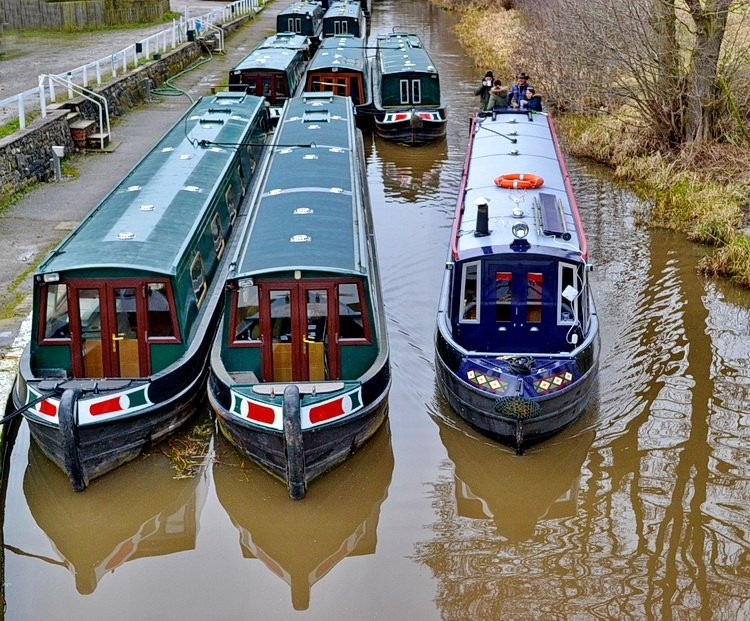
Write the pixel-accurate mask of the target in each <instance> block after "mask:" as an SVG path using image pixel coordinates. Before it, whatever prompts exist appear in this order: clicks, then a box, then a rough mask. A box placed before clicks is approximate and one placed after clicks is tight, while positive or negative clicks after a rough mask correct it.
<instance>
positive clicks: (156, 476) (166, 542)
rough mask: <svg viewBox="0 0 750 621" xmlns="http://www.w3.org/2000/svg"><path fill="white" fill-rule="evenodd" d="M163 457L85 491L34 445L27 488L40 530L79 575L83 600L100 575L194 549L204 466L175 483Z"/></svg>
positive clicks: (139, 463)
mask: <svg viewBox="0 0 750 621" xmlns="http://www.w3.org/2000/svg"><path fill="white" fill-rule="evenodd" d="M174 474H175V471H174V469H173V468H172V467H171V464H170V463H169V460H168V459H167V457H165V456H164V455H163V454H162V453H160V452H155V453H153V454H151V455H149V456H147V457H144V458H143V459H138V460H136V461H134V462H132V463H130V464H126V465H125V466H122V467H121V468H118V469H117V470H115V471H113V472H112V473H111V474H110V476H108V477H107V481H106V485H104V484H103V485H97V484H92V485H91V486H89V487H88V488H87V490H86V493H85V494H79V493H76V492H74V491H73V490H72V488H71V486H70V483H69V482H68V478H67V476H66V475H65V473H64V472H62V471H61V470H60V469H59V468H58V467H57V466H56V465H55V464H53V463H52V462H51V461H50V460H49V459H47V458H46V457H45V456H44V454H43V453H42V452H41V450H40V449H39V448H38V447H37V446H36V444H35V443H33V442H32V443H31V446H30V447H29V462H28V466H27V467H26V472H25V474H24V478H23V491H24V494H25V496H26V502H27V503H28V506H29V510H30V511H31V514H32V516H33V517H34V520H35V521H36V523H37V525H38V526H39V527H40V528H41V529H42V530H43V531H44V532H45V533H46V535H47V537H49V540H50V542H51V543H52V545H53V546H54V548H55V550H56V551H57V552H58V554H59V555H60V556H61V558H62V562H61V563H60V564H61V565H64V566H65V567H67V568H68V569H69V570H70V571H71V572H72V573H73V574H74V575H75V581H76V589H77V590H78V592H79V593H81V594H82V595H88V594H90V593H93V592H94V590H95V589H96V587H97V584H98V583H99V581H100V580H101V579H102V577H103V576H104V575H105V574H107V573H111V572H114V571H115V570H116V569H117V568H118V567H120V566H121V565H122V564H123V563H126V562H128V561H133V560H135V559H139V558H144V557H149V556H165V555H167V554H174V553H175V552H182V551H185V550H192V549H194V548H195V540H196V535H197V532H198V523H199V518H200V513H201V510H202V509H203V504H204V503H205V500H206V495H207V491H208V482H207V475H208V469H207V468H206V465H205V463H204V464H203V465H201V467H200V469H199V471H198V473H197V474H196V475H195V476H194V477H192V478H181V479H174V478H173V477H174Z"/></svg>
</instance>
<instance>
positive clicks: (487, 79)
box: [474, 71, 494, 110]
mask: <svg viewBox="0 0 750 621" xmlns="http://www.w3.org/2000/svg"><path fill="white" fill-rule="evenodd" d="M493 78H494V76H493V74H492V71H487V72H486V73H485V74H484V77H483V78H482V83H481V84H480V85H479V86H478V87H477V88H476V89H475V90H474V94H475V95H477V96H478V97H479V98H480V99H479V109H480V110H484V109H486V108H487V102H488V101H489V100H490V89H491V88H492V80H493Z"/></svg>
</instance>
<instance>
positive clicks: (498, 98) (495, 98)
mask: <svg viewBox="0 0 750 621" xmlns="http://www.w3.org/2000/svg"><path fill="white" fill-rule="evenodd" d="M507 97H508V91H507V90H506V89H504V88H503V83H502V82H501V81H500V80H495V81H494V83H493V84H492V88H491V89H490V96H489V99H488V101H487V106H486V107H485V108H484V110H485V111H486V112H491V111H492V110H494V109H495V108H504V107H505V102H506V100H507Z"/></svg>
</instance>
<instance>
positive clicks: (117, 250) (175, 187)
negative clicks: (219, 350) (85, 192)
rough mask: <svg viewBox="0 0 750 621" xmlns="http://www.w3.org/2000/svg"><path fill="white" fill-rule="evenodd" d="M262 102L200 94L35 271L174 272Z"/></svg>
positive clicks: (241, 96)
mask: <svg viewBox="0 0 750 621" xmlns="http://www.w3.org/2000/svg"><path fill="white" fill-rule="evenodd" d="M263 105H264V103H263V99H262V98H261V97H255V96H252V95H246V94H244V93H218V94H216V95H214V96H211V97H204V98H203V99H201V100H199V101H198V102H197V103H196V104H195V105H194V106H193V107H192V108H190V110H188V112H187V113H186V114H185V115H184V116H183V117H182V119H181V120H180V121H179V122H177V123H176V124H175V126H174V127H173V128H172V129H171V130H170V131H169V132H168V133H167V134H166V135H165V136H164V137H163V138H162V139H161V140H160V141H159V142H158V143H157V144H156V146H155V147H154V148H153V149H152V150H151V151H150V152H149V153H148V154H147V155H146V156H145V157H144V158H143V159H142V160H141V161H140V162H139V163H138V164H137V165H136V166H135V168H133V170H131V171H130V173H128V175H127V176H126V177H125V178H124V179H123V180H122V181H120V183H118V184H117V185H116V186H115V188H114V189H113V190H112V192H111V193H110V194H109V195H108V196H107V197H106V198H105V199H104V200H103V201H102V202H101V203H99V205H98V206H97V207H96V208H95V209H94V210H93V211H92V212H91V213H90V214H89V215H88V217H87V218H86V219H85V220H84V221H83V222H82V223H81V224H80V225H79V226H78V227H77V228H76V229H75V230H74V231H73V232H72V233H71V234H70V235H69V236H68V237H67V238H66V239H65V240H64V241H63V242H62V243H61V244H60V246H58V248H57V249H56V250H55V252H54V253H53V254H52V255H51V256H50V257H49V258H48V259H47V260H46V261H45V262H44V263H43V264H42V265H41V266H40V268H39V270H38V271H39V272H40V273H43V272H61V271H64V270H71V269H80V268H86V267H101V268H107V267H126V268H135V269H142V270H145V271H151V272H154V273H160V274H165V275H168V274H173V273H174V271H175V269H176V266H177V263H178V262H179V261H180V259H181V257H182V253H183V252H184V246H185V245H186V244H187V243H188V241H189V240H190V239H191V238H192V237H193V235H194V234H195V229H196V227H198V226H199V225H200V223H201V219H202V217H203V215H204V213H205V212H206V210H207V209H208V206H209V205H210V204H211V201H212V198H213V196H214V194H215V192H216V191H217V190H218V188H219V185H220V183H221V181H222V179H223V177H224V175H225V171H226V169H227V168H228V166H229V165H230V164H231V162H232V160H233V158H234V155H235V149H232V148H227V147H222V146H200V145H199V142H200V141H204V140H205V141H211V142H214V143H220V144H222V143H223V144H230V145H231V144H236V143H238V142H241V141H242V140H243V138H245V136H246V134H247V131H248V129H249V127H250V126H251V124H252V122H253V120H254V119H255V116H256V115H257V113H258V112H259V111H260V110H261V109H262V107H263Z"/></svg>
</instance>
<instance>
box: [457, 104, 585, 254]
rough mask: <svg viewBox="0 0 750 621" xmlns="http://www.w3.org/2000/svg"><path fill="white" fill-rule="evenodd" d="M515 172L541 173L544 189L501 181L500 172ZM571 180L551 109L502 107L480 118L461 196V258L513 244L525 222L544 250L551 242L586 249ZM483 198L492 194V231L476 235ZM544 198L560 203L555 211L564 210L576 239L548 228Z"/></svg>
mask: <svg viewBox="0 0 750 621" xmlns="http://www.w3.org/2000/svg"><path fill="white" fill-rule="evenodd" d="M512 140H515V143H514V142H511V141H512ZM514 173H525V174H532V175H537V176H539V177H541V178H542V179H543V180H544V183H543V185H542V186H541V187H539V188H538V189H529V190H518V189H504V188H500V187H498V186H497V185H495V182H494V180H495V178H496V177H498V176H500V175H505V174H514ZM566 182H567V179H565V177H564V176H563V169H562V168H561V166H560V162H559V161H558V154H557V149H556V142H555V139H554V137H553V133H552V128H551V126H550V119H549V117H548V116H547V115H546V114H544V113H535V114H533V115H530V114H526V113H519V112H517V111H508V112H504V113H503V112H501V113H498V114H497V115H496V118H495V119H493V118H491V117H485V118H479V119H477V123H476V125H475V131H474V137H473V146H472V150H471V156H470V163H469V171H468V176H467V182H466V187H465V190H464V194H463V196H462V197H459V201H462V205H463V210H464V211H463V215H462V216H461V220H460V222H459V228H458V233H457V244H456V246H457V249H458V253H459V258H466V257H470V256H476V255H477V254H479V253H487V252H491V250H490V249H491V248H498V247H505V248H507V247H508V246H509V245H510V244H511V243H512V242H513V241H515V237H514V236H513V233H512V227H513V226H514V225H515V224H518V223H519V222H524V223H526V224H527V225H528V227H529V232H528V236H527V237H526V240H527V241H528V242H529V244H530V245H531V247H532V249H536V251H539V250H540V249H542V248H545V247H547V248H549V249H552V250H555V251H564V252H565V251H567V252H572V253H576V254H579V255H580V254H581V241H582V237H583V232H582V231H579V230H578V229H577V222H576V218H575V216H574V210H576V209H577V207H576V206H575V205H574V204H573V205H571V201H570V198H569V196H568V193H567V191H566ZM543 195H547V197H545V196H543ZM549 196H551V197H552V198H549ZM481 198H485V199H487V201H488V204H489V229H490V235H489V236H486V237H476V236H475V235H474V231H475V228H476V221H477V205H476V201H477V199H481ZM542 203H547V204H549V203H551V204H552V205H556V209H555V210H554V211H555V213H556V214H559V215H560V221H561V222H564V225H563V227H564V229H565V232H566V233H567V234H568V235H569V236H570V239H568V240H565V239H563V238H562V236H561V235H560V236H555V235H548V234H545V233H544V232H543V227H542V217H541V211H542ZM514 209H515V210H516V215H515V216H514Z"/></svg>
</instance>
